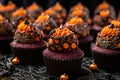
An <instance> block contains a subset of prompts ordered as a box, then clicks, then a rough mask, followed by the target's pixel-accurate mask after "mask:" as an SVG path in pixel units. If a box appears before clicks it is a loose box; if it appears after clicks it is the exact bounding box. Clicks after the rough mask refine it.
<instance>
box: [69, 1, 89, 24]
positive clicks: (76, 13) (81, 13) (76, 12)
mask: <svg viewBox="0 0 120 80" xmlns="http://www.w3.org/2000/svg"><path fill="white" fill-rule="evenodd" d="M74 17H81V18H82V19H83V20H84V21H85V22H87V23H88V24H91V19H90V14H89V10H88V8H87V7H86V6H84V5H82V4H81V3H78V4H76V5H75V6H73V7H72V8H71V9H70V12H69V15H68V20H70V19H71V18H74Z"/></svg>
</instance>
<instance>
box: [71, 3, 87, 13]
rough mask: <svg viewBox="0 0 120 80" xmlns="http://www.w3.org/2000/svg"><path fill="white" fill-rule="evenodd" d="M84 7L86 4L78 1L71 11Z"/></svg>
mask: <svg viewBox="0 0 120 80" xmlns="http://www.w3.org/2000/svg"><path fill="white" fill-rule="evenodd" d="M84 7H85V6H84V5H83V4H81V3H78V4H76V5H75V6H73V7H72V8H71V9H70V12H72V11H75V10H83V9H84Z"/></svg>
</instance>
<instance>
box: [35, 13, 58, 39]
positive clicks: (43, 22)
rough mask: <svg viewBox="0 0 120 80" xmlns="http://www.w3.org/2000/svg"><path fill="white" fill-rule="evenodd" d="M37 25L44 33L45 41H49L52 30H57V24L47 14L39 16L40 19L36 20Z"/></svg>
mask: <svg viewBox="0 0 120 80" xmlns="http://www.w3.org/2000/svg"><path fill="white" fill-rule="evenodd" d="M35 25H36V26H37V27H38V28H39V29H41V30H42V31H43V34H44V36H43V37H44V39H47V37H48V35H49V32H50V31H51V30H52V29H54V28H57V24H56V22H55V21H54V20H53V19H52V18H51V17H50V16H49V15H46V14H42V15H40V16H38V18H37V19H36V20H35Z"/></svg>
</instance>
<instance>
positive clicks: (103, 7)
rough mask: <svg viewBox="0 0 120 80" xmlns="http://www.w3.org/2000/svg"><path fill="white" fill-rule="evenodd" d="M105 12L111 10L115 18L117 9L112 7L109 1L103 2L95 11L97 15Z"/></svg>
mask: <svg viewBox="0 0 120 80" xmlns="http://www.w3.org/2000/svg"><path fill="white" fill-rule="evenodd" d="M103 10H109V11H110V12H111V14H112V15H114V16H115V9H114V7H113V6H112V5H110V4H109V3H108V2H107V1H103V2H102V3H101V4H99V5H98V6H97V7H96V9H95V12H94V13H95V14H98V13H99V12H100V11H103Z"/></svg>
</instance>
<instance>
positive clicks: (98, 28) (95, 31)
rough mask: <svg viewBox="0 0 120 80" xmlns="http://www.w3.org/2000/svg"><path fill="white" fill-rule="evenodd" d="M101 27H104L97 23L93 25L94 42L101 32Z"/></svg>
mask: <svg viewBox="0 0 120 80" xmlns="http://www.w3.org/2000/svg"><path fill="white" fill-rule="evenodd" d="M101 29H102V27H100V26H97V25H93V27H92V30H91V31H92V36H93V41H94V42H95V41H96V37H97V34H98V33H99V32H100V30H101Z"/></svg>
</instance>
